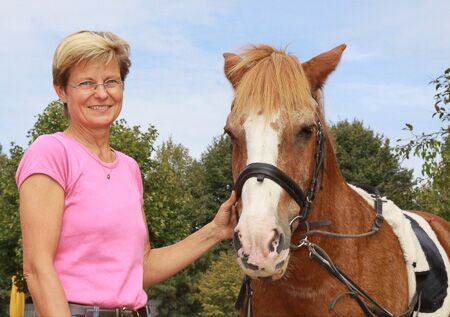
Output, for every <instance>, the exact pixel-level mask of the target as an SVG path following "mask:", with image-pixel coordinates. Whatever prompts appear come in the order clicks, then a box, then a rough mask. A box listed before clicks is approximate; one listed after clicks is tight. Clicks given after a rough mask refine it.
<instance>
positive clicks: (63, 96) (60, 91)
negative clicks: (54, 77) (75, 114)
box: [53, 84, 67, 103]
mask: <svg viewBox="0 0 450 317" xmlns="http://www.w3.org/2000/svg"><path fill="white" fill-rule="evenodd" d="M53 88H54V89H55V92H56V94H57V95H58V97H59V100H61V101H62V102H63V103H67V93H66V87H64V86H62V85H56V84H54V85H53Z"/></svg>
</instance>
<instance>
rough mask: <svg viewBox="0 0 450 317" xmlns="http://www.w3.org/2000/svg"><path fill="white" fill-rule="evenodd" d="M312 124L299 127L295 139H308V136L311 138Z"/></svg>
mask: <svg viewBox="0 0 450 317" xmlns="http://www.w3.org/2000/svg"><path fill="white" fill-rule="evenodd" d="M314 126H315V125H314V124H312V125H308V126H304V127H302V128H300V129H299V130H298V132H297V135H296V137H297V139H298V140H308V139H309V138H311V136H312V133H313V131H314Z"/></svg>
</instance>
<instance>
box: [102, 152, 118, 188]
mask: <svg viewBox="0 0 450 317" xmlns="http://www.w3.org/2000/svg"><path fill="white" fill-rule="evenodd" d="M110 150H111V152H112V154H113V156H114V160H115V159H116V152H114V150H113V149H110ZM100 165H101V167H102V170H103V173H105V175H106V179H107V180H110V179H111V173H112V171H113V169H114V167H111V168H109V169H105V167H104V166H103V164H100Z"/></svg>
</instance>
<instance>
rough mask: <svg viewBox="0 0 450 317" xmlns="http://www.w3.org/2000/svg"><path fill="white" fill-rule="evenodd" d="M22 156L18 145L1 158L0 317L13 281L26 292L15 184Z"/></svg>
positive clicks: (3, 314) (5, 306)
mask: <svg viewBox="0 0 450 317" xmlns="http://www.w3.org/2000/svg"><path fill="white" fill-rule="evenodd" d="M0 152H1V151H0ZM22 155H23V149H22V148H21V147H20V146H18V145H15V144H12V145H11V148H10V150H9V157H7V156H6V155H4V154H3V153H1V154H0V315H2V316H7V314H8V313H9V310H8V309H9V294H10V290H11V277H12V276H14V275H16V276H18V282H19V285H18V286H19V287H20V288H21V289H23V288H24V281H23V278H21V276H22V242H21V241H22V240H21V231H20V225H19V213H18V209H19V203H18V198H19V195H18V192H17V189H16V184H15V172H16V170H17V166H18V165H19V161H20V158H21V157H22Z"/></svg>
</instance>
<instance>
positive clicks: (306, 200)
mask: <svg viewBox="0 0 450 317" xmlns="http://www.w3.org/2000/svg"><path fill="white" fill-rule="evenodd" d="M316 126H317V131H316V150H315V155H314V169H313V173H312V177H311V181H310V184H309V187H308V190H307V192H306V194H305V193H304V192H303V190H302V189H301V188H300V186H298V184H297V183H296V182H295V181H293V180H292V178H290V177H289V176H288V175H287V174H286V173H284V172H283V171H282V170H280V169H279V168H278V167H276V166H274V165H271V164H267V163H251V164H249V165H247V166H246V167H245V168H244V169H243V170H242V172H241V173H240V174H239V176H238V179H237V180H236V183H235V185H234V190H235V191H236V197H237V200H239V199H240V197H241V195H242V188H243V187H244V184H245V182H246V181H247V180H248V179H250V178H252V177H256V179H257V181H258V182H263V181H264V179H265V178H269V179H271V180H272V181H274V182H276V183H277V184H278V185H279V186H281V187H282V188H283V189H284V190H285V191H286V192H287V193H288V194H289V195H290V196H291V197H292V198H293V199H294V201H295V202H296V203H297V204H298V205H299V207H300V210H299V214H298V215H297V216H295V217H294V218H293V219H292V220H291V221H290V222H289V226H290V228H291V230H292V225H293V224H294V222H295V221H303V223H300V225H299V226H298V228H301V227H306V233H305V234H303V235H302V237H301V238H300V241H299V244H298V245H295V244H293V243H292V242H291V249H293V250H298V249H300V248H302V247H307V248H308V249H309V256H310V258H312V259H314V260H316V261H318V262H319V264H321V265H322V266H323V267H324V268H325V269H326V270H327V271H328V272H330V273H331V274H332V275H333V276H334V277H336V278H337V279H338V280H339V281H340V282H341V283H343V284H344V285H345V286H346V287H347V289H348V292H346V293H343V294H340V295H338V296H337V297H336V298H334V299H333V300H332V301H331V303H330V305H329V307H328V308H329V310H332V309H333V308H334V306H335V304H336V303H337V301H338V300H339V299H341V298H342V297H343V296H344V295H349V296H351V297H352V298H354V299H355V300H356V301H357V303H358V304H359V306H360V307H361V309H362V311H363V312H364V314H365V315H366V316H367V317H410V316H413V314H414V309H415V307H416V306H418V305H420V294H419V295H418V294H417V293H416V294H414V296H413V298H412V300H411V303H410V304H409V307H408V310H407V311H406V312H404V313H402V314H400V315H395V314H393V313H391V312H389V311H388V310H387V309H385V308H384V307H383V306H381V305H380V304H379V303H378V302H376V301H375V300H374V299H373V298H372V297H370V296H369V295H367V294H366V293H365V292H364V291H363V290H362V289H361V288H360V287H359V286H358V285H357V284H356V283H354V282H353V281H352V280H351V279H350V278H349V277H348V276H347V275H345V273H344V272H342V271H341V270H340V269H339V268H338V267H337V266H336V265H335V263H334V262H333V261H332V259H331V258H330V257H329V256H328V254H327V253H326V252H325V251H324V250H323V249H322V248H320V247H319V246H318V245H317V244H315V243H312V242H310V241H309V240H308V238H309V237H310V236H311V235H314V234H320V235H324V236H329V237H335V238H362V237H368V236H371V235H374V234H375V233H377V232H378V231H379V229H380V227H381V225H382V224H383V220H384V218H383V211H382V207H383V201H382V200H381V197H380V195H379V193H378V190H376V192H375V195H373V197H374V199H375V203H374V204H375V206H374V207H375V211H376V217H375V220H374V223H373V225H372V228H371V229H370V231H368V232H365V233H361V234H342V233H335V232H328V231H323V230H310V227H319V226H325V225H329V224H330V223H331V222H330V221H329V220H321V221H315V222H308V216H309V213H310V208H311V206H312V203H313V201H314V198H315V194H316V188H317V181H318V179H319V176H320V175H321V176H322V178H321V180H323V172H324V160H325V136H324V132H323V128H322V125H321V123H320V120H318V121H317V125H316ZM321 188H322V183H321V184H320V189H321ZM244 298H245V300H246V305H245V316H247V317H252V315H253V309H252V299H253V289H252V287H251V279H250V277H249V276H247V275H245V277H244V281H243V283H242V286H241V290H240V292H239V295H238V298H237V301H236V304H235V307H236V309H240V308H241V307H242V304H243V302H244ZM367 302H370V303H371V304H372V305H373V306H369V304H367ZM418 312H419V309H417V314H418ZM416 316H417V315H416Z"/></svg>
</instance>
